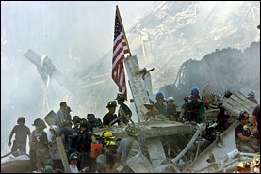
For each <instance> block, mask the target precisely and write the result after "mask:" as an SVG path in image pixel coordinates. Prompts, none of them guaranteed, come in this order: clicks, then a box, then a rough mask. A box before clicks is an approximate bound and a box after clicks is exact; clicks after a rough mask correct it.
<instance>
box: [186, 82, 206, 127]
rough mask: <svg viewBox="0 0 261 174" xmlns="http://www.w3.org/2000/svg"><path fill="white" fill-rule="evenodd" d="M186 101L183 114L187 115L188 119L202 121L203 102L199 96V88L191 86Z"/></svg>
mask: <svg viewBox="0 0 261 174" xmlns="http://www.w3.org/2000/svg"><path fill="white" fill-rule="evenodd" d="M187 100H188V102H187V103H186V105H185V115H187V119H188V121H195V122H197V123H201V122H203V121H204V112H205V109H204V103H203V102H202V100H201V99H200V96H199V88H198V87H193V88H192V89H191V95H190V97H189V98H188V99H187Z"/></svg>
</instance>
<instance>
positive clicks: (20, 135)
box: [8, 117, 30, 153]
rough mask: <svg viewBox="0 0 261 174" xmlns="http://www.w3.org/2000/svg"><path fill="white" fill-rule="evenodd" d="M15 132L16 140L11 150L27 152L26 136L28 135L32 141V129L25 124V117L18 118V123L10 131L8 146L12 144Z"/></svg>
mask: <svg viewBox="0 0 261 174" xmlns="http://www.w3.org/2000/svg"><path fill="white" fill-rule="evenodd" d="M14 133H15V140H14V141H13V146H12V148H11V152H14V151H17V150H18V149H19V150H20V151H22V152H24V153H26V138H27V136H28V138H29V141H30V129H29V128H28V127H27V126H25V118H24V117H20V118H18V119H17V125H15V126H14V127H13V129H12V131H11V132H10V135H9V141H8V146H11V139H12V136H13V134H14Z"/></svg>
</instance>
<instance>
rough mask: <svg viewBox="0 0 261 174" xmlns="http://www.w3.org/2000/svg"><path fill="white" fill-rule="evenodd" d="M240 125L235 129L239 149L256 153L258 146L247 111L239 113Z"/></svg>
mask: <svg viewBox="0 0 261 174" xmlns="http://www.w3.org/2000/svg"><path fill="white" fill-rule="evenodd" d="M239 121H240V125H238V126H237V127H236V129H235V134H236V144H237V148H238V150H239V151H243V152H250V153H254V152H255V149H256V147H255V146H254V144H253V140H254V138H253V136H252V132H251V129H250V127H249V126H248V123H249V114H248V113H247V111H242V112H240V114H239Z"/></svg>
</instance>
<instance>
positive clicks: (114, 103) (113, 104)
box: [106, 101, 117, 108]
mask: <svg viewBox="0 0 261 174" xmlns="http://www.w3.org/2000/svg"><path fill="white" fill-rule="evenodd" d="M116 106H117V103H116V101H110V102H108V103H107V105H106V108H113V107H116Z"/></svg>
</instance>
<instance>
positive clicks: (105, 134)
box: [103, 131, 112, 138]
mask: <svg viewBox="0 0 261 174" xmlns="http://www.w3.org/2000/svg"><path fill="white" fill-rule="evenodd" d="M103 136H104V138H109V137H112V132H111V131H106V132H104V134H103Z"/></svg>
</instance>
